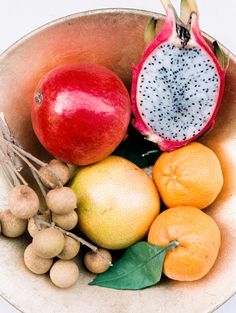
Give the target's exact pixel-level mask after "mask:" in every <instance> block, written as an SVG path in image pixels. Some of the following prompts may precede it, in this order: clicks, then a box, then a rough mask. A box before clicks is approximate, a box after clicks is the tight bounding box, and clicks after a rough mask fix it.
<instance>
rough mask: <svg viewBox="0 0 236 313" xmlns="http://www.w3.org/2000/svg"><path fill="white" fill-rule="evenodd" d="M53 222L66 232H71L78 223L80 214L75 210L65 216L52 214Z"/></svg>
mask: <svg viewBox="0 0 236 313" xmlns="http://www.w3.org/2000/svg"><path fill="white" fill-rule="evenodd" d="M52 220H53V222H54V223H55V224H56V225H57V226H59V227H61V228H63V229H65V230H71V229H73V228H74V227H75V226H76V225H77V223H78V214H77V213H76V211H75V210H73V211H71V212H69V213H67V214H63V215H58V214H55V213H52Z"/></svg>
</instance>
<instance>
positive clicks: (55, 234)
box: [32, 227, 65, 259]
mask: <svg viewBox="0 0 236 313" xmlns="http://www.w3.org/2000/svg"><path fill="white" fill-rule="evenodd" d="M32 244H33V248H34V251H35V253H36V254H37V255H38V256H40V257H42V258H46V259H50V258H54V257H55V256H57V255H58V254H60V253H61V252H62V250H63V248H64V244H65V239H64V235H63V234H62V233H61V231H60V230H58V229H56V228H53V227H50V228H46V229H42V230H40V232H38V233H37V234H36V235H35V236H34V237H33V241H32Z"/></svg>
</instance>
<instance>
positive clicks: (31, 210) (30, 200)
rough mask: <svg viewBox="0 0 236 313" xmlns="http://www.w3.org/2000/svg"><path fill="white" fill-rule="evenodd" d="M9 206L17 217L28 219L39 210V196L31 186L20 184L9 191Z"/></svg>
mask: <svg viewBox="0 0 236 313" xmlns="http://www.w3.org/2000/svg"><path fill="white" fill-rule="evenodd" d="M8 207H9V209H10V211H11V212H12V214H14V215H15V216H16V217H18V218H21V219H28V218H30V217H32V216H34V215H35V214H36V213H37V212H38V210H39V198H38V196H37V194H36V192H35V191H34V190H33V189H32V188H30V187H29V186H25V185H19V186H16V187H13V188H12V189H11V191H10V192H9V195H8Z"/></svg>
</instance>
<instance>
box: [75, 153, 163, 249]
mask: <svg viewBox="0 0 236 313" xmlns="http://www.w3.org/2000/svg"><path fill="white" fill-rule="evenodd" d="M71 188H72V189H73V190H74V191H75V192H76V194H77V197H78V217H79V221H78V223H79V227H80V229H81V231H82V232H83V233H84V234H85V235H86V236H87V237H88V238H89V239H90V240H92V241H93V242H95V243H96V244H97V245H99V246H100V247H103V248H107V249H114V250H115V249H123V248H127V247H128V246H130V245H132V244H133V243H135V242H137V241H139V240H141V239H142V238H143V237H144V236H145V235H146V234H147V232H148V229H149V227H150V225H151V223H152V222H153V220H154V219H155V217H156V216H157V215H158V214H159V211H160V198H159V195H158V191H157V189H156V186H155V184H154V182H153V180H152V179H151V178H150V177H149V176H148V175H147V174H146V173H145V172H144V171H143V170H141V169H140V168H138V167H137V166H136V165H134V164H133V163H131V162H130V161H127V160H126V159H124V158H122V157H118V156H110V157H108V158H106V159H105V160H103V161H101V162H99V163H95V164H93V165H89V166H86V167H81V168H80V169H79V170H78V172H77V174H76V176H75V178H74V180H73V182H72V185H71Z"/></svg>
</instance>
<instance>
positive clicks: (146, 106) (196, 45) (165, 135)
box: [131, 0, 226, 151]
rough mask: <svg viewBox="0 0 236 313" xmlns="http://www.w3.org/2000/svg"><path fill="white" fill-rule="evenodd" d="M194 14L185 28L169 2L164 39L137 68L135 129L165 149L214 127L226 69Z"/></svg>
mask: <svg viewBox="0 0 236 313" xmlns="http://www.w3.org/2000/svg"><path fill="white" fill-rule="evenodd" d="M185 2H191V3H188V4H189V5H190V4H191V6H190V7H193V8H194V9H195V10H194V11H192V12H190V13H191V14H189V18H190V19H189V25H185V24H183V22H182V21H180V19H179V18H178V17H177V15H176V12H175V10H174V8H173V6H172V4H171V2H170V1H169V0H162V3H163V5H164V7H165V10H166V14H167V15H166V18H165V21H164V25H163V28H162V30H161V32H160V33H159V35H157V36H156V37H155V39H154V40H153V41H152V42H151V43H150V44H149V45H148V47H147V48H146V50H145V51H144V54H143V56H142V58H141V60H140V63H139V64H138V65H137V66H133V78H132V92H131V99H132V113H133V115H134V120H133V125H134V127H135V128H136V129H137V130H139V131H140V132H141V133H142V134H143V135H144V136H145V137H146V138H147V139H148V140H150V141H152V142H155V143H157V144H158V145H159V147H160V149H161V150H163V151H171V150H175V149H177V148H179V147H181V146H184V145H186V144H187V143H188V142H190V141H192V140H195V139H197V138H198V137H199V136H201V135H202V134H203V133H204V132H206V131H207V130H209V129H210V128H212V127H213V126H214V122H215V117H216V114H217V111H218V109H219V106H220V103H221V99H222V96H223V90H224V79H225V72H226V70H225V69H224V68H222V67H221V65H220V63H219V62H218V60H217V58H216V56H215V55H214V53H213V51H212V50H211V49H210V47H209V46H208V45H207V43H206V42H205V40H204V38H203V36H202V34H201V32H200V29H199V24H198V14H197V9H196V5H195V3H194V1H192V0H188V1H186V0H185Z"/></svg>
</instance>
